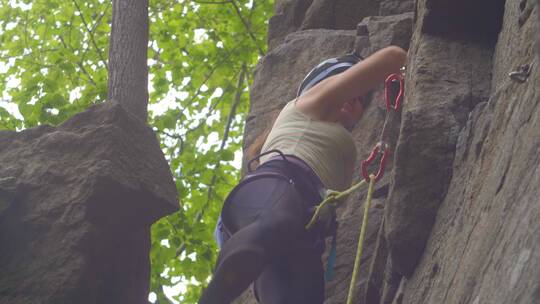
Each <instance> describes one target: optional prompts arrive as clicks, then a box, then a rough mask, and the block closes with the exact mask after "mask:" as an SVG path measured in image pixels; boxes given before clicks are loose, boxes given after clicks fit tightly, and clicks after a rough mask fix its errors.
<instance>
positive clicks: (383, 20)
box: [358, 13, 413, 52]
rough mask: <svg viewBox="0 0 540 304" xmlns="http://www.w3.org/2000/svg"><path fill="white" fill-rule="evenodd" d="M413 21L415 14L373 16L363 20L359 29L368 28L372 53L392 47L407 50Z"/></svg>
mask: <svg viewBox="0 0 540 304" xmlns="http://www.w3.org/2000/svg"><path fill="white" fill-rule="evenodd" d="M412 21H413V13H403V14H399V15H392V16H372V17H367V18H365V19H364V20H362V22H361V23H360V24H358V29H360V28H363V27H365V28H367V32H368V35H369V42H370V45H371V49H370V52H373V51H375V50H378V49H381V48H383V47H387V46H390V45H397V46H399V47H401V48H403V49H405V50H407V49H408V48H409V43H410V41H411V36H412V23H413V22H412Z"/></svg>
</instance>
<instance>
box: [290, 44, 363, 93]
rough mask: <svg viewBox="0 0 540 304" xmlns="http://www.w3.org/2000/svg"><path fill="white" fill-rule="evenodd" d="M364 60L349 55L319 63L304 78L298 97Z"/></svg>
mask: <svg viewBox="0 0 540 304" xmlns="http://www.w3.org/2000/svg"><path fill="white" fill-rule="evenodd" d="M362 59H363V58H362V57H359V56H358V55H355V54H348V55H345V56H341V57H337V58H330V59H327V60H325V61H323V62H321V63H319V64H318V65H317V66H316V67H315V68H313V69H312V70H311V71H310V72H309V73H308V74H307V75H306V77H304V80H302V83H301V84H300V87H299V88H298V93H297V95H296V96H297V97H298V96H300V95H302V94H303V93H304V92H306V91H307V90H309V89H311V88H312V87H314V86H315V85H316V84H317V83H319V82H321V81H323V80H324V79H326V78H328V77H331V76H334V75H337V74H339V73H342V72H344V71H345V70H347V69H348V68H350V67H352V66H353V65H355V64H356V63H358V62H359V61H360V60H362Z"/></svg>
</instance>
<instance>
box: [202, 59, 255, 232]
mask: <svg viewBox="0 0 540 304" xmlns="http://www.w3.org/2000/svg"><path fill="white" fill-rule="evenodd" d="M245 74H246V64H245V63H244V64H243V65H242V70H241V71H240V76H238V83H237V86H236V95H235V97H234V103H233V105H232V106H231V111H230V112H229V117H228V118H227V125H226V126H225V131H224V132H223V139H222V140H221V145H220V147H219V152H221V151H223V149H224V148H225V145H226V144H227V139H229V130H230V129H231V126H232V122H233V120H234V117H235V116H236V109H237V107H238V105H239V104H240V101H241V100H242V98H241V97H242V91H243V86H242V84H243V82H244V78H245ZM220 165H221V161H218V163H217V164H216V167H215V168H214V174H213V175H212V180H211V181H210V185H209V187H208V194H207V197H206V203H205V204H204V206H203V208H202V209H201V211H199V212H198V213H197V216H196V220H195V221H196V222H198V221H200V220H201V219H202V217H203V215H204V212H205V211H206V209H208V206H209V205H210V201H211V200H212V191H213V190H214V186H215V184H216V181H217V175H216V171H217V170H218V169H219V167H220Z"/></svg>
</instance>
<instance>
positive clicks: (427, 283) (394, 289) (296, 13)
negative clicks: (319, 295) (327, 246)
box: [237, 0, 540, 304]
mask: <svg viewBox="0 0 540 304" xmlns="http://www.w3.org/2000/svg"><path fill="white" fill-rule="evenodd" d="M338 2H339V1H338ZM338 2H333V3H330V2H329V1H317V0H312V1H307V0H304V1H301V0H297V1H295V0H288V1H285V0H284V1H281V2H278V3H277V4H276V11H279V13H278V14H277V15H276V17H274V18H284V16H288V19H287V20H289V23H288V24H291V25H293V26H288V25H285V24H284V23H282V24H280V27H279V31H278V30H276V27H277V25H275V24H273V23H272V22H271V23H270V28H269V32H270V33H278V32H279V33H280V34H279V35H274V36H272V35H270V38H269V39H270V40H269V41H270V45H271V51H270V52H269V53H268V55H267V56H266V57H265V58H263V59H262V60H261V62H260V64H259V67H258V69H257V73H256V76H255V81H254V84H253V87H252V96H251V102H252V105H251V111H250V116H249V121H248V124H247V126H246V133H245V141H244V144H245V146H244V148H245V149H248V148H249V147H251V146H252V145H254V139H255V138H257V137H259V136H260V134H262V133H263V132H264V130H265V129H267V128H268V127H270V125H271V122H272V121H273V119H274V118H275V116H276V115H277V114H278V112H279V110H280V109H281V107H282V106H283V105H284V104H285V103H286V102H287V101H289V100H290V99H292V98H293V97H294V96H295V93H296V88H297V86H298V84H299V83H300V81H301V79H302V77H303V75H305V73H306V72H307V71H309V70H310V69H311V68H312V67H313V65H314V64H316V63H317V62H320V61H321V60H323V59H326V58H328V57H330V56H335V55H340V54H343V53H346V52H347V51H349V48H350V42H349V41H352V40H353V37H351V35H352V34H351V33H349V32H344V31H339V30H336V29H337V28H340V27H337V26H336V24H337V23H338V22H337V19H339V18H340V16H341V15H340V14H343V16H344V17H343V18H345V19H347V20H349V19H348V18H349V15H348V14H345V13H340V12H338V11H335V10H332V9H331V8H335V7H337V3H338ZM537 2H538V1H533V0H523V1H504V0H496V1H488V0H481V1H437V0H417V1H416V2H415V3H414V4H413V1H397V0H383V1H379V2H377V3H375V2H372V1H363V0H362V1H356V2H355V3H354V4H350V5H351V6H350V11H354V8H353V7H362V6H366V7H367V6H369V7H371V6H370V5H373V8H374V7H377V9H374V10H373V11H372V10H371V9H370V10H368V11H369V14H367V15H365V14H355V16H356V17H357V19H354V18H353V19H354V20H355V22H356V26H355V27H356V38H355V39H354V48H355V49H356V51H357V52H359V53H361V54H362V55H364V56H367V55H369V54H370V53H372V52H374V51H376V50H377V49H380V48H382V47H385V46H387V45H390V44H395V45H399V46H402V47H404V48H408V49H409V55H408V63H407V71H406V96H405V103H404V108H403V110H402V113H401V115H400V117H399V115H398V117H397V120H398V121H397V122H398V124H400V127H399V137H398V135H397V132H396V134H394V135H393V136H392V137H391V140H390V141H391V144H392V146H394V147H395V152H394V154H393V155H394V157H393V160H392V161H391V162H390V164H389V166H388V168H387V175H386V176H385V178H384V179H383V180H381V181H380V182H379V183H378V184H377V191H376V195H375V196H376V198H375V204H374V207H373V208H372V210H370V217H369V225H368V234H367V239H366V246H367V247H366V248H365V251H364V256H363V258H362V263H361V266H360V267H361V268H360V274H359V278H358V287H359V288H358V289H357V290H358V293H357V295H356V299H357V300H356V301H355V302H356V303H367V304H405V303H410V304H413V303H414V304H416V303H426V304H432V303H456V304H457V303H470V304H482V303H524V304H525V303H540V266H539V265H540V255H539V254H538V251H539V250H540V249H539V246H540V220H539V219H540V204H539V199H538V197H540V190H539V189H540V157H539V156H538V155H540V131H539V130H540V128H539V127H540V106H539V104H540V90H539V89H538V88H539V87H540V83H539V82H540V72H538V71H539V68H540V67H539V65H538V59H537V57H536V55H537V53H538V51H536V50H535V41H536V39H537V37H540V34H538V33H537V32H536V27H537V26H538V24H540V22H538V20H540V17H538V16H534V15H535V14H537V15H538V13H537V9H536V8H535V4H537ZM333 5H336V6H333ZM278 8H279V10H278ZM286 8H294V9H291V10H287V9H286ZM413 10H414V12H413ZM364 17H366V18H364ZM283 20H284V19H283ZM310 22H311V23H310ZM347 22H350V21H347ZM285 28H286V29H285ZM305 28H322V29H324V30H322V29H321V30H316V31H314V30H311V31H305V30H304V29H305ZM347 28H351V27H349V26H347ZM352 28H354V27H352ZM280 35H281V36H280ZM310 45H311V46H314V47H311V48H310V47H309V46H310ZM374 101H375V102H373V103H372V104H371V106H370V107H369V108H368V109H367V112H366V113H365V114H364V117H363V118H362V120H361V121H360V123H359V125H358V126H357V127H356V128H355V130H354V132H353V136H354V138H355V141H356V144H357V148H358V158H359V159H358V163H357V168H355V169H356V171H358V166H359V161H360V160H361V159H364V158H365V157H366V156H367V154H368V153H369V151H370V150H371V148H372V147H373V145H374V144H375V143H376V142H377V141H378V139H379V138H378V137H379V131H380V129H381V127H382V123H383V121H384V116H385V112H384V107H383V106H382V104H381V102H382V94H381V91H379V92H377V93H375V94H374ZM355 178H356V180H358V179H359V176H356V177H355ZM364 196H365V191H359V192H358V193H356V194H354V195H351V197H350V198H349V199H348V200H347V202H346V203H345V204H344V206H343V207H342V208H341V209H340V210H339V214H338V220H339V223H340V230H339V236H338V259H337V264H336V277H335V278H334V280H333V281H330V282H327V283H326V301H325V303H344V302H345V298H346V293H347V289H348V285H349V281H350V276H351V272H352V266H353V261H354V255H355V250H356V242H357V238H358V233H359V231H358V230H359V226H360V221H361V217H362V204H363V200H364ZM237 303H250V304H251V303H255V302H254V300H253V299H252V298H251V297H250V296H249V294H246V295H244V297H243V298H241V299H239V300H238V301H237Z"/></svg>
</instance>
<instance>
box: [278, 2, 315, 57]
mask: <svg viewBox="0 0 540 304" xmlns="http://www.w3.org/2000/svg"><path fill="white" fill-rule="evenodd" d="M312 2H313V0H283V1H279V2H276V4H275V14H274V16H272V17H271V18H270V20H269V23H268V50H270V51H271V50H273V49H274V48H275V47H276V46H278V45H280V44H281V43H283V41H284V39H285V37H286V36H287V35H288V34H290V33H292V32H295V31H297V30H299V29H300V26H301V25H302V21H303V20H304V15H305V13H306V11H307V9H308V8H309V6H310V5H311V3H312Z"/></svg>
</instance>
